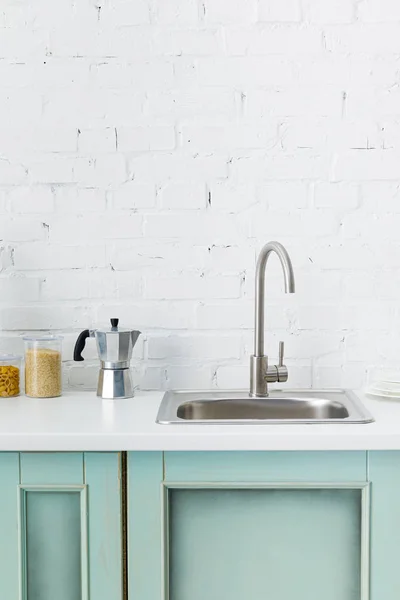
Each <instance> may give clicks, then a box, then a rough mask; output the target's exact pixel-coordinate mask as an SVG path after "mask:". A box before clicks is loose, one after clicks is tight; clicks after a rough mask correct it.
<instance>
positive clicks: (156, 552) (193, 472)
mask: <svg viewBox="0 0 400 600" xmlns="http://www.w3.org/2000/svg"><path fill="white" fill-rule="evenodd" d="M128 478H129V479H128V481H129V488H128V489H129V509H130V510H129V549H130V552H129V562H130V565H129V566H130V585H129V591H130V598H131V600H135V599H136V598H140V600H187V599H188V598H190V600H204V598H207V600H243V598H246V600H265V598H279V600H293V598H296V600H319V599H320V598H324V600H339V599H340V600H367V599H368V595H369V564H368V563H369V502H368V499H369V486H368V482H367V462H366V453H365V452H350V453H344V452H341V453H339V452H338V453H331V452H326V453H318V452H316V453H308V452H299V453H290V452H279V453H273V452H249V453H240V452H237V453H224V452H218V453H213V452H209V453H202V452H194V453H173V452H172V453H165V455H162V454H161V453H132V454H130V455H129V460H128Z"/></svg>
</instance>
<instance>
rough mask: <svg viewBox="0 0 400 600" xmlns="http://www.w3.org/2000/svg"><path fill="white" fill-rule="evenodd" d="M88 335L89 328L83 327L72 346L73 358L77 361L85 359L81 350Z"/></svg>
mask: <svg viewBox="0 0 400 600" xmlns="http://www.w3.org/2000/svg"><path fill="white" fill-rule="evenodd" d="M88 337H90V331H89V329H85V330H84V331H82V333H80V334H79V336H78V339H77V340H76V344H75V348H74V360H75V361H77V362H80V361H82V360H85V359H84V358H83V356H82V352H83V350H84V349H85V344H86V340H87V338H88Z"/></svg>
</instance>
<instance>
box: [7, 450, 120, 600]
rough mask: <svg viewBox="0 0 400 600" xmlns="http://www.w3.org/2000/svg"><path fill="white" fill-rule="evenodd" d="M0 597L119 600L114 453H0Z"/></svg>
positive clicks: (117, 459) (10, 599)
mask: <svg viewBox="0 0 400 600" xmlns="http://www.w3.org/2000/svg"><path fill="white" fill-rule="evenodd" d="M0 482H1V484H0V485H1V492H0V598H1V599H2V600H3V599H4V600H6V599H7V600H17V599H20V600H55V599H57V600H111V599H112V600H122V598H123V595H122V593H123V592H122V579H123V578H122V525H121V523H122V521H121V455H120V454H118V453H79V452H73V453H40V452H39V453H25V452H23V453H12V452H10V453H2V454H0Z"/></svg>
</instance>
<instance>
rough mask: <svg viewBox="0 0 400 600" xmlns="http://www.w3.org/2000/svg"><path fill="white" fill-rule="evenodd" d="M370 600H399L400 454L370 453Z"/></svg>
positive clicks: (394, 452)
mask: <svg viewBox="0 0 400 600" xmlns="http://www.w3.org/2000/svg"><path fill="white" fill-rule="evenodd" d="M368 463H369V478H370V480H371V484H372V485H371V600H383V599H385V600H399V598H400V568H399V548H400V452H399V451H393V452H387V451H385V452H370V453H369V460H368Z"/></svg>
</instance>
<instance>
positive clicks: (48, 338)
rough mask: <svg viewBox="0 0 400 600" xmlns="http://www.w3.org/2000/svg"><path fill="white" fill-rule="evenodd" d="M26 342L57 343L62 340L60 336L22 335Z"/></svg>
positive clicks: (62, 337)
mask: <svg viewBox="0 0 400 600" xmlns="http://www.w3.org/2000/svg"><path fill="white" fill-rule="evenodd" d="M22 339H23V340H24V341H26V342H59V341H61V340H63V339H64V336H62V335H24V336H23V338H22Z"/></svg>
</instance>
